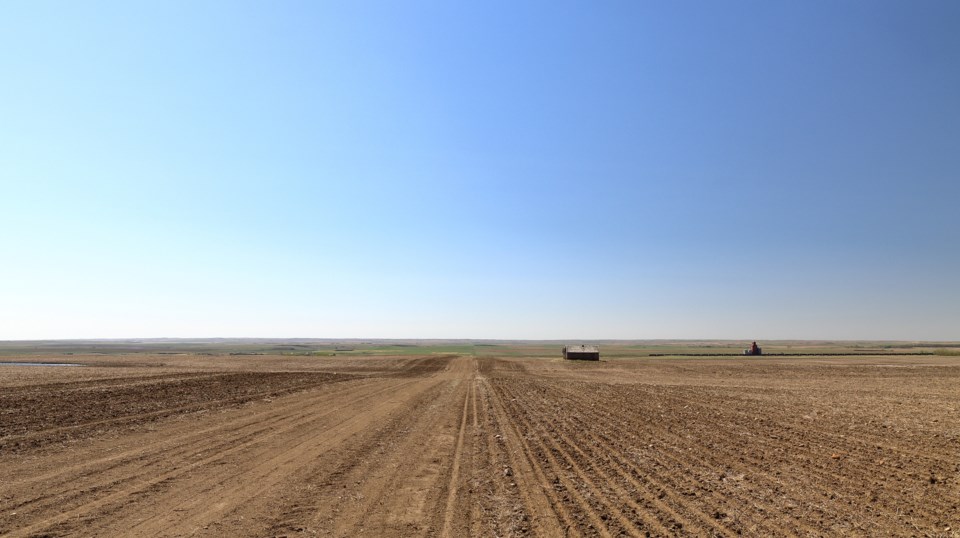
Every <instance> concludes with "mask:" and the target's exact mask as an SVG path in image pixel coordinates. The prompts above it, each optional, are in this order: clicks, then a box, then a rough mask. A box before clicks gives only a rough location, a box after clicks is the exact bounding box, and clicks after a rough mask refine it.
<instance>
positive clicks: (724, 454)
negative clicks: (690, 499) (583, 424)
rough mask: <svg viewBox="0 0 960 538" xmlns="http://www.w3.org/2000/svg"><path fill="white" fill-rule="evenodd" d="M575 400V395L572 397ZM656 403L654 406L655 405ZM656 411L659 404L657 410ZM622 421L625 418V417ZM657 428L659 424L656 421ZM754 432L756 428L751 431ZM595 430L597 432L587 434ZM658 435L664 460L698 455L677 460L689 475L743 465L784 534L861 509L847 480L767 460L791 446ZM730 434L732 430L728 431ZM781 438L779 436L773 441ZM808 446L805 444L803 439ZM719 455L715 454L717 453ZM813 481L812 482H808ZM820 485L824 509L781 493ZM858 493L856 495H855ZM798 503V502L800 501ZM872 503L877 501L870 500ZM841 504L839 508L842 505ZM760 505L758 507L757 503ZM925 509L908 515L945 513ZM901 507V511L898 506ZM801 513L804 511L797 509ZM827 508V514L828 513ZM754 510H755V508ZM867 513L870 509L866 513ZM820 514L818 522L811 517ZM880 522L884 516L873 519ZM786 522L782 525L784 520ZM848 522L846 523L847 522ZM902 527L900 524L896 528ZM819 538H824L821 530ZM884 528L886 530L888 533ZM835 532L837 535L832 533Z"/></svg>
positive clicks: (936, 505) (620, 416) (940, 506)
mask: <svg viewBox="0 0 960 538" xmlns="http://www.w3.org/2000/svg"><path fill="white" fill-rule="evenodd" d="M566 390H567V393H568V394H570V392H569V389H566ZM574 394H575V393H574ZM624 398H625V395H623V394H620V395H618V396H617V401H626V402H627V403H629V401H630V400H629V398H627V399H626V400H624ZM646 398H648V399H649V395H646ZM654 401H656V400H654ZM658 405H659V404H658ZM627 407H628V408H629V409H623V410H619V409H618V410H617V412H616V413H615V414H612V413H608V414H607V415H606V416H607V417H609V418H610V420H611V421H614V420H616V421H623V420H624V419H627V418H628V417H629V416H630V415H631V414H633V415H636V413H637V412H638V411H637V409H642V408H643V405H639V404H638V405H627ZM663 407H665V408H669V409H672V410H674V411H675V412H677V414H679V415H680V417H678V421H679V422H681V423H684V424H686V425H687V426H688V427H689V426H693V425H694V424H695V423H696V422H695V421H694V420H692V419H691V417H689V416H686V417H685V416H683V413H682V410H683V409H684V407H685V406H679V405H676V404H675V403H674V404H671V405H665V406H663ZM625 415H626V416H625ZM641 421H642V422H645V423H648V424H654V423H656V422H657V420H656V419H655V418H652V417H649V416H644V415H642V414H640V415H636V417H635V418H633V419H630V422H641ZM660 421H661V422H662V419H661V420H660ZM591 422H592V421H591ZM744 427H745V428H749V427H750V426H749V424H747V425H741V428H744ZM753 427H754V428H756V425H754V426H753ZM591 429H594V430H596V428H591ZM715 429H719V430H721V431H723V430H724V428H723V427H719V428H715ZM659 431H660V433H659V434H658V438H659V439H668V440H670V441H671V442H673V443H672V444H673V446H675V447H676V449H675V450H672V451H671V452H669V453H664V454H663V455H664V456H669V457H671V458H673V457H674V456H676V455H683V454H685V453H689V452H690V451H695V452H694V453H698V460H697V461H691V460H685V459H683V458H681V459H679V460H676V465H678V466H680V467H685V468H688V469H696V468H697V465H698V462H699V465H700V466H701V467H702V466H703V462H704V461H709V460H712V459H713V457H714V456H717V457H718V458H719V460H720V461H721V462H723V463H722V464H721V465H723V466H727V467H729V468H737V467H738V466H737V464H736V462H738V461H739V462H744V463H745V464H746V466H745V467H740V471H741V476H742V475H744V474H746V475H749V476H750V481H751V482H752V483H754V484H757V485H761V484H763V483H764V482H765V483H767V484H768V486H767V488H768V491H769V493H768V494H766V495H764V497H765V498H772V499H778V506H776V507H775V510H773V511H772V512H771V511H770V509H769V508H768V509H767V510H766V513H768V514H769V513H774V514H778V518H777V520H776V523H777V524H778V526H781V528H789V527H790V526H795V528H796V529H797V531H796V532H798V533H810V532H816V531H812V530H810V529H811V527H810V526H809V525H807V524H806V522H807V521H811V522H814V523H816V521H817V520H818V519H819V520H820V521H831V520H834V521H843V519H844V515H843V514H844V513H845V511H846V510H847V509H846V508H844V507H843V506H844V505H849V503H857V504H862V503H863V501H864V494H865V493H864V490H863V489H862V485H859V484H858V483H857V482H852V481H851V480H850V476H849V474H848V475H842V474H838V473H835V472H830V473H824V472H822V470H819V467H816V466H814V468H811V467H810V466H809V465H807V466H803V465H802V464H800V465H796V466H793V464H790V465H785V464H784V463H782V462H778V461H775V460H771V455H775V454H777V453H782V452H783V447H784V446H790V444H786V445H784V444H783V443H782V441H781V444H780V445H776V444H773V445H769V446H768V445H767V444H766V441H764V442H758V441H757V440H756V439H755V438H751V439H752V441H751V443H749V444H745V443H743V442H739V441H738V440H737V439H735V438H730V437H727V438H723V439H719V438H717V437H715V436H714V437H713V439H714V440H713V441H706V442H705V441H704V440H703V439H702V438H701V439H700V442H699V443H697V444H692V443H691V442H690V440H689V439H685V438H683V437H681V436H679V435H677V434H676V433H674V432H671V431H670V428H669V427H668V428H665V429H664V428H661V429H660V430H659ZM700 431H701V432H703V431H711V430H709V429H700ZM730 431H734V430H730ZM777 437H782V436H777ZM808 441H809V439H808ZM668 444H671V443H670V442H668ZM704 446H711V447H713V449H712V450H711V451H709V452H704V451H703V450H702V449H701V448H702V447H704ZM717 450H719V452H718V451H717ZM870 471H871V469H869V468H864V469H857V470H854V471H852V472H853V474H854V475H856V474H861V475H863V476H870V475H871V472H870ZM811 478H813V479H814V480H813V482H811V480H810V479H811ZM818 482H819V483H820V484H822V486H821V487H819V488H815V489H813V491H823V492H824V493H823V496H824V499H825V502H824V503H819V504H816V505H811V504H810V503H809V502H808V501H801V500H799V499H795V500H791V497H790V496H789V495H786V496H785V493H787V492H789V491H793V492H796V493H798V494H804V495H808V493H805V492H809V491H810V490H811V488H810V486H811V485H812V484H817V483H818ZM858 488H859V489H858ZM801 498H802V497H801ZM873 502H876V499H874V500H873ZM841 503H842V504H841ZM756 504H757V501H756V500H755V499H754V501H753V505H756ZM760 504H762V503H760ZM915 504H916V503H913V502H908V503H907V505H908V506H910V505H915ZM924 504H925V505H926V509H924V508H920V507H914V508H910V511H911V512H913V513H918V514H921V515H926V516H928V517H931V518H935V517H936V514H942V513H943V511H944V510H949V508H947V507H946V506H945V505H944V503H943V502H942V501H941V502H932V503H924ZM901 506H902V505H901ZM801 507H803V508H802V509H801ZM831 507H832V508H831ZM758 508H759V506H758ZM865 508H866V509H868V510H869V508H870V506H869V504H868V505H867V506H866V507H865ZM895 510H896V507H895V506H891V509H890V510H888V511H887V512H888V513H890V514H894V513H895ZM814 514H819V517H818V516H816V515H814ZM878 517H879V518H880V519H881V520H882V519H883V516H878ZM784 518H787V519H784ZM847 519H849V518H847ZM874 524H882V521H880V522H879V523H878V522H877V518H874ZM901 524H902V523H901ZM888 525H890V526H893V527H896V526H897V524H892V523H889V524H888ZM820 528H821V530H820V531H819V532H823V530H822V527H820ZM887 528H889V526H888V527H887ZM833 531H836V529H833Z"/></svg>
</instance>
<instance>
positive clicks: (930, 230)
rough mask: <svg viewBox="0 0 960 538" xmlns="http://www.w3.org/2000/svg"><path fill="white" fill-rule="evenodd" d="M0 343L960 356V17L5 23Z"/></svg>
mask: <svg viewBox="0 0 960 538" xmlns="http://www.w3.org/2000/svg"><path fill="white" fill-rule="evenodd" d="M0 82H2V83H0V204H2V205H0V339H32V338H84V337H90V338H98V337H163V336H169V337H215V336H222V337H243V336H249V337H333V338H336V337H385V338H403V337H409V338H531V339H536V338H558V339H585V338H625V339H627V338H743V339H773V338H803V339H820V338H824V339H834V338H846V339H940V340H946V339H960V210H958V202H960V2H956V1H954V0H947V1H935V0H924V1H920V2H916V1H907V0H903V1H900V2H882V1H874V0H869V1H867V0H863V1H843V2H838V1H833V0H831V1H823V2H817V1H803V2H794V1H780V2H776V1H775V2H771V1H767V0H763V1H758V2H748V1H736V2H708V1H703V2H688V1H679V2H672V1H671V2H666V1H664V2H646V1H644V2H636V1H609V2H565V1H544V2H532V1H531V2H514V1H503V2H496V1H494V2H450V1H437V2H427V1H422V2H421V1H416V2H393V1H388V2H364V1H344V2H314V1H304V2H292V1H281V2H267V1H263V2H241V1H229V2H227V1H224V2H200V1H192V0H191V1H169V2H167V1H163V2H159V1H158V2H127V1H117V2H68V1H63V2H43V1H39V0H29V1H26V0H24V1H14V2H8V3H5V4H4V8H3V15H2V16H0Z"/></svg>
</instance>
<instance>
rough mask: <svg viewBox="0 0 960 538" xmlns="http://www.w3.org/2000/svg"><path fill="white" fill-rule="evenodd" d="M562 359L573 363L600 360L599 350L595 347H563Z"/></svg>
mask: <svg viewBox="0 0 960 538" xmlns="http://www.w3.org/2000/svg"><path fill="white" fill-rule="evenodd" d="M563 358H564V359H568V360H575V361H598V360H600V348H598V347H597V346H584V345H579V346H563Z"/></svg>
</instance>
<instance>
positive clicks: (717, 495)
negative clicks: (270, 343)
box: [0, 356, 960, 537]
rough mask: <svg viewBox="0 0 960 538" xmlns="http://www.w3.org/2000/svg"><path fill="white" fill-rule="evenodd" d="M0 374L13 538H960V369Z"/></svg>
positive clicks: (180, 364) (269, 363)
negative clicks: (533, 537) (534, 537)
mask: <svg viewBox="0 0 960 538" xmlns="http://www.w3.org/2000/svg"><path fill="white" fill-rule="evenodd" d="M76 361H77V362H85V363H87V364H90V365H91V366H89V367H87V368H62V369H60V368H20V367H2V368H0V535H4V536H94V535H95V536H120V535H125V536H133V535H135V536H186V535H191V536H193V535H196V536H314V535H321V536H331V535H332V536H357V535H368V536H468V535H472V536H523V535H539V536H564V535H567V536H578V535H582V536H620V535H628V536H645V535H650V536H737V535H744V536H945V537H956V536H960V516H958V514H960V360H958V359H955V358H954V359H951V358H941V357H910V358H891V357H882V358H873V359H871V358H863V357H857V358H835V359H830V360H806V359H804V360H792V361H791V360H756V359H736V360H729V359H727V360H701V359H698V360H678V359H664V360H643V361H626V360H624V361H609V362H607V361H605V362H600V363H593V364H587V363H570V362H564V361H560V360H536V359H520V358H509V359H506V358H504V359H498V358H474V357H453V356H429V357H412V358H410V357H408V358H399V357H398V358H340V357H330V358H323V359H318V358H291V357H254V358H249V357H245V358H243V359H237V358H230V359H227V358H216V357H214V358H211V357H191V356H183V357H174V358H171V357H163V358H157V357H144V356H130V357H116V358H111V359H104V358H103V357H97V358H95V359H94V358H91V359H85V358H83V357H78V358H77V359H76Z"/></svg>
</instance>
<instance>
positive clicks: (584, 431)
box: [561, 388, 812, 535]
mask: <svg viewBox="0 0 960 538" xmlns="http://www.w3.org/2000/svg"><path fill="white" fill-rule="evenodd" d="M562 394H564V396H562V397H561V398H563V397H570V398H572V399H571V400H570V403H572V402H574V401H577V399H578V397H579V399H581V400H582V398H583V396H582V395H580V394H578V393H577V392H575V391H573V392H571V391H569V390H567V389H566V388H565V389H563V392H562ZM570 403H568V404H567V405H570ZM624 403H627V402H624ZM601 407H602V406H601ZM594 411H595V410H594V409H593V408H591V407H590V406H581V408H580V409H578V410H577V413H578V414H582V415H585V416H584V417H579V418H578V417H577V415H576V414H568V415H567V416H566V419H567V421H568V422H569V424H568V425H567V426H566V430H567V432H569V435H574V436H575V435H578V434H579V435H581V436H586V437H587V438H588V440H589V441H590V442H589V443H587V442H584V443H582V444H576V442H575V441H573V440H572V439H573V438H571V439H570V440H569V441H568V442H569V443H571V444H576V445H577V446H579V447H581V448H583V449H590V450H591V454H592V455H591V456H590V457H592V458H596V459H597V460H598V461H599V460H603V461H606V462H608V463H609V464H610V465H611V466H613V467H615V468H618V469H619V473H620V475H621V476H623V477H625V478H626V480H627V481H628V482H631V483H635V484H637V486H638V487H641V488H642V489H643V490H645V491H648V492H650V493H655V497H656V498H657V499H658V500H659V499H663V501H660V502H659V503H657V504H658V505H660V506H663V507H664V511H665V512H666V513H668V514H677V516H674V517H679V518H680V519H681V521H683V520H687V521H695V522H698V525H699V526H701V527H706V528H711V529H712V530H713V532H714V533H715V534H720V535H725V534H729V533H731V532H733V533H738V532H743V530H746V529H749V530H750V532H751V533H773V534H777V533H782V532H783V531H784V530H785V529H784V527H783V526H780V527H777V528H776V529H774V528H771V527H769V525H768V523H769V522H768V520H767V518H756V519H750V518H747V519H745V520H741V521H740V522H738V523H736V524H734V525H732V526H730V527H729V528H728V527H727V526H724V525H721V524H719V523H718V522H717V521H716V520H719V519H723V518H725V514H726V513H727V512H730V511H732V510H731V509H733V508H736V506H735V505H732V504H731V502H730V501H731V497H730V496H729V494H720V493H716V492H714V491H713V490H712V489H710V488H708V487H705V486H704V484H702V483H700V482H699V481H698V480H695V479H692V478H691V477H689V476H688V475H689V471H688V472H686V473H679V472H677V471H676V470H677V469H687V470H697V469H701V468H707V469H710V470H712V471H714V472H715V473H716V474H717V475H720V476H722V475H723V474H724V470H723V469H718V468H714V467H712V466H711V465H710V464H708V463H707V461H708V460H709V458H708V457H707V456H705V455H703V454H697V456H696V457H695V458H692V459H691V458H684V457H682V454H684V453H685V452H688V451H689V450H690V447H680V446H677V445H675V444H674V445H671V444H670V443H668V442H666V440H675V438H677V436H675V435H674V434H672V433H670V432H668V431H667V430H666V429H663V428H660V427H659V426H657V425H656V422H655V421H653V420H649V419H647V420H643V421H631V422H633V423H636V424H643V425H644V426H643V431H644V432H645V433H646V435H647V437H648V440H647V443H644V442H643V440H641V439H640V438H639V437H638V436H637V435H636V434H635V433H633V432H632V431H623V429H622V424H623V422H624V420H623V419H624V417H623V416H622V415H610V414H605V413H595V412H594ZM611 416H613V417H619V418H618V419H613V420H610V417H611ZM606 432H617V436H611V435H609V434H607V433H606ZM624 438H628V439H632V440H633V443H632V444H627V443H624ZM654 440H655V443H656V446H657V447H664V446H666V447H670V446H673V447H675V449H674V450H672V451H668V452H667V451H663V450H662V449H660V448H658V449H649V450H647V451H645V452H644V460H645V461H648V462H651V463H653V465H652V466H646V467H640V466H639V465H637V464H636V463H634V460H635V459H636V455H635V454H636V451H637V450H639V449H640V447H646V446H647V444H648V443H649V441H654ZM650 446H651V447H652V446H654V445H650ZM689 495H694V496H695V497H696V498H697V500H696V502H695V503H692V502H690V501H688V500H687V497H688V496H689ZM707 500H709V501H710V502H709V503H708V504H707V506H705V507H704V508H698V506H700V505H703V504H704V502H705V501H707ZM763 506H765V508H763V509H765V510H767V511H769V512H774V513H775V512H776V511H777V509H776V507H773V506H772V505H769V504H766V505H765V504H764V503H763V502H754V505H753V507H754V508H760V507H763ZM678 510H679V511H681V512H687V513H688V516H679V513H678V512H677V511H678ZM689 518H692V520H691V519H689ZM744 524H746V529H744V527H743V525H744ZM693 527H694V528H696V527H697V525H693ZM800 527H801V528H802V527H803V525H800ZM683 528H684V529H687V528H689V526H688V525H684V527H683ZM806 530H812V529H806ZM804 533H805V531H804V532H801V531H798V534H804Z"/></svg>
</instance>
